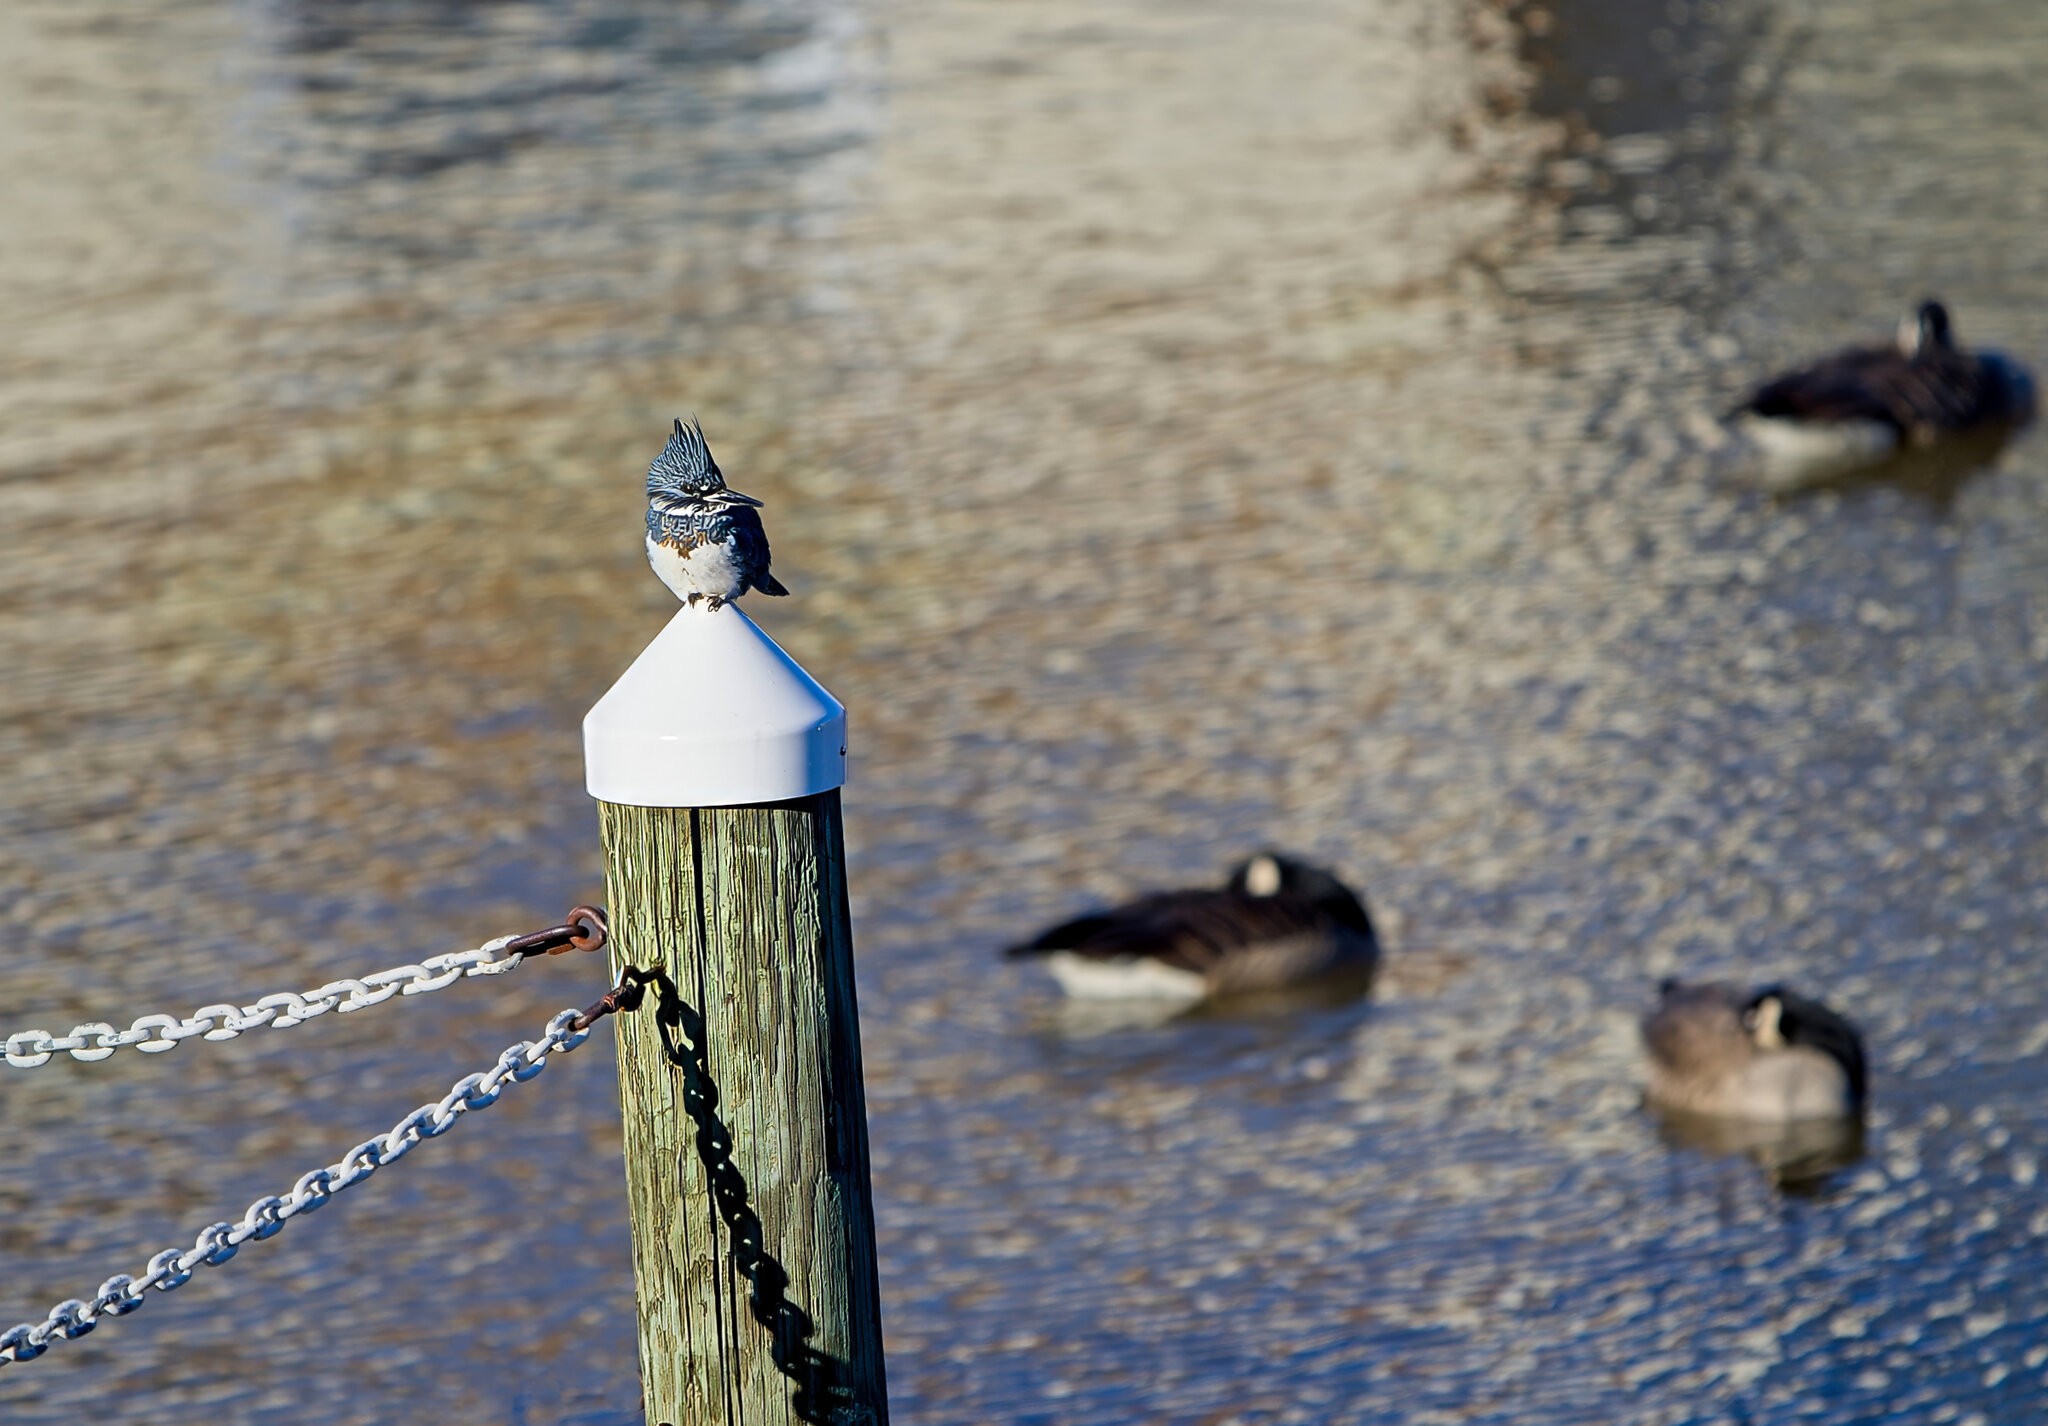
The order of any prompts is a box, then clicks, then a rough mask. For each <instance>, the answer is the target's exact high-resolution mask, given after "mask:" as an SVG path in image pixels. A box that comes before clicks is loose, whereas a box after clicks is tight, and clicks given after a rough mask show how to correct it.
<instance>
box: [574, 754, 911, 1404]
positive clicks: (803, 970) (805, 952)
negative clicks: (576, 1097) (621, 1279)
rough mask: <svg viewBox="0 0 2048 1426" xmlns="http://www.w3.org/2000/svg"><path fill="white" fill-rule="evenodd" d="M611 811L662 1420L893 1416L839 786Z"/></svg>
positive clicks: (625, 1070) (611, 872)
mask: <svg viewBox="0 0 2048 1426" xmlns="http://www.w3.org/2000/svg"><path fill="white" fill-rule="evenodd" d="M599 810H600V819H601V823H602V828H603V835H604V851H605V881H606V894H607V899H608V900H609V902H610V907H611V918H612V920H611V924H612V956H613V968H614V970H615V971H623V969H624V968H625V967H627V966H632V967H636V968H639V969H641V970H654V971H659V972H660V973H661V974H662V977H663V979H662V980H661V981H659V982H657V984H656V985H655V986H653V987H652V988H651V989H650V991H649V994H648V997H647V1000H646V1002H645V1003H644V1004H643V1005H642V1007H641V1008H640V1009H639V1010H638V1011H636V1012H635V1013H632V1014H629V1015H622V1016H620V1017H619V1094H620V1099H621V1102H622V1108H623V1110H624V1113H625V1139H626V1181H627V1189H628V1193H629V1195H630V1201H631V1211H632V1221H633V1264H634V1273H635V1278H636V1283H637V1288H638V1296H639V1306H640V1362H641V1377H642V1382H643V1386H644V1388H645V1391H646V1409H647V1421H648V1423H649V1426H714V1423H715V1426H768V1423H777V1426H782V1423H795V1422H813V1423H839V1426H865V1424H866V1423H873V1426H885V1423H886V1422H887V1420H888V1405H887V1396H886V1392H885V1387H884V1379H883V1363H882V1330H881V1305H880V1294H879V1290H878V1287H877V1283H876V1272H875V1240H874V1210H873V1204H872V1199H871V1197H870V1189H869V1184H868V1142H867V1106H866V1102H865V1099H864V1096H863V1092H862V1088H861V1065H860V1027H859V1021H858V1016H857V1013H856V1009H855V1003H854V985H853V940H852V934H851V922H850V917H849V913H848V908H847V894H846V871H845V852H844V845H843V838H842V834H841V826H840V814H839V794H838V792H836V791H833V792H827V793H823V794H820V795H818V796H816V797H808V798H803V799H800V800H798V801H794V802H782V803H775V804H771V805H768V806H758V807H722V808H706V809H670V808H649V807H626V806H620V805H616V804H613V803H600V804H599Z"/></svg>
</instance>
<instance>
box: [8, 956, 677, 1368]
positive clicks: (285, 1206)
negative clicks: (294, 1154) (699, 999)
mask: <svg viewBox="0 0 2048 1426" xmlns="http://www.w3.org/2000/svg"><path fill="white" fill-rule="evenodd" d="M640 995H641V988H640V986H638V985H636V984H632V983H628V982H622V983H621V984H620V985H618V986H616V987H615V988H613V990H612V991H611V992H610V993H608V994H607V995H605V996H604V998H603V999H601V1000H599V1001H598V1002H597V1003H596V1004H594V1005H592V1006H591V1007H590V1008H589V1009H587V1010H573V1009H572V1010H564V1011H562V1012H561V1013H560V1014H559V1015H557V1016H555V1018H554V1019H552V1020H550V1021H549V1022H548V1027H547V1029H546V1031H545V1032H543V1033H542V1035H541V1037H540V1038H539V1039H538V1040H522V1041H521V1042H520V1043H518V1044H516V1045H513V1046H511V1047H510V1048H509V1049H507V1050H506V1051H505V1052H504V1053H503V1054H501V1055H499V1056H498V1062H497V1064H495V1065H493V1066H492V1067H491V1068H490V1069H488V1070H486V1071H484V1072H483V1073H481V1074H472V1075H465V1076H464V1077H463V1078H462V1079H460V1080H457V1081H456V1083H455V1086H454V1088H452V1089H450V1090H449V1091H448V1093H447V1094H446V1095H444V1096H443V1097H442V1098H441V1099H440V1100H438V1101H437V1102H435V1103H432V1104H422V1105H421V1106H420V1107H419V1108H417V1109H415V1110H413V1111H412V1113H410V1114H408V1115H406V1116H405V1117H404V1118H403V1119H401V1120H399V1121H398V1122H397V1123H396V1124H394V1125H393V1126H392V1127H391V1129H390V1131H389V1132H388V1133H384V1134H379V1135H378V1136H377V1137H375V1138H373V1139H366V1140H364V1141H363V1142H362V1143H360V1144H358V1145H356V1146H355V1147H354V1148H353V1149H350V1150H349V1151H348V1152H347V1153H346V1154H343V1155H342V1156H341V1159H340V1161H339V1162H337V1163H333V1164H330V1165H328V1166H327V1167H326V1168H322V1169H314V1170H313V1171H312V1172H310V1173H307V1174H303V1175H301V1176H300V1178H299V1181H298V1182H297V1183H295V1184H293V1185H292V1188H291V1191H290V1192H288V1193H285V1194H282V1195H272V1196H269V1197H265V1198H259V1199H257V1200H256V1201H255V1202H254V1203H252V1204H250V1205H249V1207H248V1210H247V1211H246V1212H245V1213H243V1214H242V1218H241V1221H240V1222H238V1223H215V1224H212V1225H211V1226H209V1227H208V1228H206V1229H204V1230H203V1231H202V1232H201V1233H200V1234H199V1237H198V1239H197V1240H196V1241H195V1242H194V1243H193V1244H192V1246H191V1247H189V1248H185V1249H182V1250H181V1249H178V1248H166V1249H164V1251H162V1252H160V1253H158V1254H157V1255H156V1256H155V1257H153V1258H151V1259H150V1260H149V1267H148V1268H147V1270H145V1271H144V1272H143V1274H142V1276H140V1277H134V1276H131V1275H130V1274H127V1273H117V1274H115V1275H114V1276H113V1277H110V1278H108V1279H107V1280H106V1281H105V1282H103V1283H101V1284H100V1288H99V1291H98V1292H96V1293H94V1294H93V1295H92V1297H91V1299H90V1300H87V1299H84V1298H76V1297H74V1298H71V1299H70V1300H68V1301H65V1302H60V1303H58V1304H57V1305H56V1306H55V1307H53V1308H51V1309H50V1311H49V1314H48V1315H47V1316H46V1317H44V1318H43V1320H42V1321H41V1322H33V1323H31V1322H24V1323H21V1324H20V1325H19V1326H16V1327H10V1328H9V1329H8V1330H7V1331H5V1332H0V1367H4V1366H6V1365H7V1364H8V1363H10V1362H26V1361H33V1360H34V1359H35V1358H37V1357H40V1356H41V1355H42V1354H43V1353H44V1352H47V1351H48V1350H49V1349H50V1347H51V1345H52V1344H53V1343H55V1342H57V1341H71V1340H73V1339H74V1338H78V1337H83V1336H84V1335H85V1334H86V1333H88V1332H90V1331H92V1329H93V1328H95V1327H97V1326H98V1325H99V1324H100V1321H101V1319H102V1318H106V1317H125V1316H127V1315H128V1314H129V1313H130V1312H133V1311H134V1310H135V1309H136V1308H138V1307H140V1306H142V1302H143V1297H142V1294H143V1293H144V1292H146V1291H148V1290H149V1289H150V1288H155V1289H156V1290H157V1291H158V1292H169V1291H170V1290H171V1289H172V1288H175V1287H182V1286H184V1285H185V1284H186V1283H187V1282H189V1281H191V1279H192V1274H193V1273H194V1272H196V1271H197V1270H198V1269H200V1268H202V1267H218V1266H219V1265H220V1264H222V1263H224V1262H226V1261H227V1260H228V1259H229V1258H232V1257H233V1256H234V1255H235V1254H236V1253H237V1252H239V1251H241V1247H242V1245H243V1244H244V1243H260V1242H262V1241H263V1240H264V1239H265V1238H269V1237H272V1236H274V1235H276V1234H277V1233H278V1232H280V1231H282V1230H283V1228H284V1225H285V1224H287V1223H289V1222H290V1221H291V1220H292V1219H293V1218H295V1217H297V1216H298V1215H299V1214H301V1213H311V1212H313V1211H314V1210H315V1209H318V1208H321V1207H323V1206H325V1205H326V1203H327V1202H328V1200H329V1199H331V1198H333V1197H334V1195H335V1194H337V1193H340V1192H341V1191H342V1190H343V1189H345V1188H352V1187H354V1186H355V1185H356V1184H359V1183H361V1182H362V1181H363V1180H364V1179H366V1178H368V1177H369V1176H370V1175H371V1174H373V1173H375V1172H376V1171H377V1170H378V1169H380V1168H383V1167H384V1166H385V1165H386V1164H391V1163H395V1162H397V1161H398V1160H399V1159H402V1158H404V1157H405V1156H406V1155H407V1154H408V1153H410V1152H412V1148H413V1145H415V1144H417V1143H419V1142H420V1141H421V1140H423V1139H433V1138H438V1137H439V1136H440V1135H442V1134H445V1133H447V1132H448V1131H449V1130H450V1129H452V1128H454V1127H455V1122H456V1120H458V1119H460V1118H461V1117H462V1116H463V1115H464V1114H466V1113H468V1112H469V1111H470V1110H472V1109H487V1108H489V1107H490V1106H491V1105H493V1104H496V1103H497V1102H498V1096H499V1095H500V1094H502V1093H504V1091H505V1088H506V1086H508V1085H512V1084H523V1083H525V1082H526V1081H527V1080H529V1079H532V1078H533V1077H534V1076H535V1075H537V1074H539V1073H540V1072H541V1071H542V1070H544V1069H546V1068H547V1061H548V1056H549V1055H555V1054H566V1053H567V1052H568V1051H570V1050H573V1049H575V1048H576V1047H577V1046H578V1045H580V1044H582V1043H583V1042H584V1041H585V1040H587V1039H589V1038H590V1027H591V1026H592V1025H594V1024H596V1023H597V1021H598V1020H600V1019H602V1018H603V1017H604V1016H606V1015H610V1014H612V1013H614V1012H616V1011H619V1010H630V1009H632V1008H633V1007H634V1006H636V1005H637V1004H638V1003H639V1001H640Z"/></svg>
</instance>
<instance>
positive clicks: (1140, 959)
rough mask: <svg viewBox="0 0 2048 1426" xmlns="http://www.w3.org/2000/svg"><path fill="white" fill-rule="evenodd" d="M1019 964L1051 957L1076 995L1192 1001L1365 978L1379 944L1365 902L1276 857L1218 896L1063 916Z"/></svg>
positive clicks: (1236, 878) (1140, 902) (1197, 890)
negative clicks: (1320, 981)
mask: <svg viewBox="0 0 2048 1426" xmlns="http://www.w3.org/2000/svg"><path fill="white" fill-rule="evenodd" d="M1005 954H1007V955H1009V956H1011V957H1025V956H1030V957H1040V956H1042V957H1044V958H1045V961H1046V968H1047V969H1049V970H1050V971H1051V972H1052V974H1053V978H1054V979H1056V980H1057V981H1058V982H1059V983H1060V986H1061V988H1062V989H1063V990H1065V991H1066V993H1067V994H1068V995H1071V996H1073V997H1075V998H1076V999H1088V1000H1120V999H1135V998H1155V999H1171V1000H1181V1001H1188V1002H1192V1001H1196V1000H1200V999H1202V998H1203V997H1205V996H1211V995H1228V994H1233V993H1243V992H1249V991H1269V990H1281V989H1286V988H1289V987H1293V986H1300V985H1305V984H1307V983H1309V982H1311V981H1315V980H1318V979H1321V978H1324V977H1335V976H1339V975H1343V974H1346V973H1349V974H1351V975H1356V976H1361V977H1369V976H1370V975H1371V973H1372V969H1373V967H1374V965H1375V964H1377V963H1378V960H1379V941H1378V939H1377V938H1376V937H1375V936H1374V935H1373V929H1372V920H1371V918H1370V917H1368V916H1367V915H1366V911H1365V903H1364V902H1362V901H1361V900H1359V898H1358V896H1357V894H1356V893H1355V892H1353V891H1352V890H1351V889H1350V888H1349V887H1347V886H1345V885H1344V883H1343V882H1341V881H1339V880H1338V879H1337V878H1336V877H1335V876H1334V875H1333V874H1331V873H1330V872H1328V871H1325V870H1323V869H1322V868H1321V867H1314V866H1310V865H1308V864H1307V863H1306V862H1300V861H1296V860H1294V859H1293V858H1291V857H1286V856H1282V855H1281V854H1279V853H1278V852H1261V853H1259V854H1258V855H1257V856H1255V857H1252V858H1250V859H1249V860H1247V861H1245V862H1242V863H1240V864H1239V865H1238V866H1237V867H1236V868H1235V869H1234V870H1232V872H1231V873H1230V880H1229V882H1228V883H1226V884H1225V885H1224V886H1222V887H1220V888H1216V889H1210V888H1207V887H1189V888H1185V889H1183V890H1179V891H1159V892H1154V893H1152V894H1151V895H1149V896H1142V897H1140V898H1138V899H1137V900H1135V901H1130V902H1126V903H1124V904H1123V905H1121V906H1114V907H1111V908H1109V909H1108V910H1106V911H1095V912H1090V913H1089V914H1088V915H1085V916H1079V917H1076V918H1075V919H1074V920H1071V921H1065V922H1062V923H1061V924H1059V925H1057V926H1054V927H1052V928H1051V929H1050V930H1047V931H1045V932H1043V933H1042V934H1040V935H1039V936H1038V938H1037V939H1036V940H1033V941H1032V942H1030V943H1029V944H1028V945H1022V946H1013V947H1011V948H1010V949H1009V950H1008V951H1007V952H1006V953H1005Z"/></svg>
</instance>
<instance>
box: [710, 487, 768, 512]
mask: <svg viewBox="0 0 2048 1426" xmlns="http://www.w3.org/2000/svg"><path fill="white" fill-rule="evenodd" d="M706 498H707V499H709V500H710V501H712V502H713V503H714V504H718V505H751V506H753V507H754V508H755V509H757V510H758V509H759V508H760V507H761V502H760V501H758V500H756V499H755V498H754V497H753V496H751V495H742V494H740V493H739V492H738V491H737V490H720V491H718V492H716V493H715V494H713V495H710V496H707V497H706Z"/></svg>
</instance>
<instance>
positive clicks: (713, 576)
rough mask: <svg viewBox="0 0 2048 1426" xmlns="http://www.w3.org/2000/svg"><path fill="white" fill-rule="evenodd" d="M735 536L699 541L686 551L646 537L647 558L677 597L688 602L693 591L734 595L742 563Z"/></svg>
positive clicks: (716, 596)
mask: <svg viewBox="0 0 2048 1426" xmlns="http://www.w3.org/2000/svg"><path fill="white" fill-rule="evenodd" d="M737 543H738V542H737V541H736V540H732V539H725V540H720V541H718V542H716V543H713V544H705V545H699V546H697V548H695V549H693V550H689V551H687V552H685V551H683V550H679V549H677V548H676V547H675V546H673V545H664V544H662V543H661V542H660V541H659V540H657V539H655V538H654V536H652V535H649V536H648V537H647V562H648V563H649V564H651V565H653V566H654V573H655V575H656V576H657V577H658V578H659V579H660V580H661V582H662V583H663V584H665V585H667V586H668V587H669V592H670V593H671V594H673V595H675V597H676V598H678V599H681V600H683V601H685V602H688V600H689V598H690V596H691V595H693V594H704V595H709V596H711V597H713V598H716V599H732V598H735V597H736V596H737V595H738V594H739V588H740V579H741V574H740V564H739V559H738V558H737V550H736V549H735V546H736V545H737Z"/></svg>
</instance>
